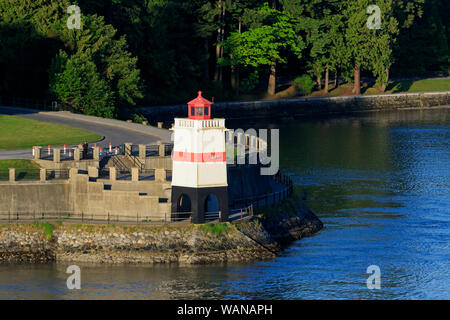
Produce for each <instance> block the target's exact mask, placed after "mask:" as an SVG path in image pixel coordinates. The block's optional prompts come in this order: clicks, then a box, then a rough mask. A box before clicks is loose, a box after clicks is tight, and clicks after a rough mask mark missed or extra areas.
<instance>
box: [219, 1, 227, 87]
mask: <svg viewBox="0 0 450 320" xmlns="http://www.w3.org/2000/svg"><path fill="white" fill-rule="evenodd" d="M225 14H226V11H225V3H224V4H223V5H222V28H221V29H222V30H221V34H220V42H223V41H224V40H225ZM220 58H223V46H221V47H220ZM219 80H220V81H222V80H223V68H222V67H220V69H219Z"/></svg>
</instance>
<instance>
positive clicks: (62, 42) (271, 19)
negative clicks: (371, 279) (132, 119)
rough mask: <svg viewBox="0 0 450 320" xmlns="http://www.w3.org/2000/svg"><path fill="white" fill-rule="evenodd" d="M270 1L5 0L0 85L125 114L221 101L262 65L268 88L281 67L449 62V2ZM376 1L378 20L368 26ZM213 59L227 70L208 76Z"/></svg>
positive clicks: (394, 72)
mask: <svg viewBox="0 0 450 320" xmlns="http://www.w3.org/2000/svg"><path fill="white" fill-rule="evenodd" d="M267 2H268V3H264V2H263V1H260V0H232V1H231V0H192V1H179V0H157V1H148V0H114V1H111V0H75V1H69V0H34V1H31V0H3V1H0V70H1V72H0V96H16V97H24V98H39V99H48V100H50V99H53V100H60V101H61V102H63V103H64V105H66V107H67V108H69V109H72V110H74V111H77V112H83V113H88V114H95V115H101V116H106V117H123V118H125V117H128V116H129V115H132V114H133V113H134V112H135V111H133V110H132V108H133V107H135V106H138V105H160V104H166V103H184V102H186V101H188V100H189V99H191V98H192V97H193V95H194V94H195V92H196V91H197V90H198V89H203V90H204V91H205V93H206V92H208V93H211V96H215V97H216V99H218V100H225V99H230V98H234V97H235V93H236V92H237V90H236V89H237V88H239V89H240V91H241V92H242V93H249V92H254V91H256V89H257V86H256V84H257V83H258V82H259V79H265V78H266V76H267V75H269V74H270V77H269V79H270V81H272V82H270V81H269V83H270V84H271V86H272V87H273V86H274V85H275V83H274V82H275V79H276V77H280V76H281V77H283V78H287V79H292V78H293V77H295V76H296V75H298V74H304V73H308V74H310V75H311V76H313V77H314V78H315V79H316V80H317V81H319V80H320V79H321V78H323V76H324V73H325V71H326V70H328V71H333V72H335V73H336V74H337V75H338V76H339V77H341V78H344V79H346V80H351V78H352V77H353V70H354V67H355V65H358V66H360V67H361V71H362V73H363V76H364V77H371V76H374V77H376V78H377V86H380V87H384V86H386V85H387V82H388V78H389V77H388V76H389V75H390V76H394V77H395V76H403V75H426V74H427V73H428V72H432V71H442V72H443V73H444V74H445V73H446V72H448V70H449V68H450V31H449V30H450V28H449V21H450V4H449V2H448V1H442V0H427V1H425V0H377V1H375V2H373V1H369V0H343V1H331V0H277V1H267ZM71 4H78V5H79V6H80V7H81V13H82V29H81V30H69V29H68V28H67V27H66V22H67V18H68V16H69V15H68V14H67V11H66V10H67V7H68V6H69V5H71ZM372 4H376V5H378V6H379V7H380V8H381V13H382V16H381V18H382V20H381V21H382V28H381V29H380V30H369V29H368V28H367V27H366V25H365V24H366V21H367V19H368V17H369V15H368V14H367V13H366V9H367V7H368V6H369V5H372ZM221 30H223V32H222V33H220V31H221ZM418 61H419V62H420V63H418ZM218 64H220V68H221V69H222V75H223V76H222V77H220V78H219V79H218V80H217V79H216V80H215V82H213V77H212V75H213V74H214V73H215V71H216V70H217V69H218ZM80 69H81V70H80ZM239 79H240V80H239ZM232 80H233V81H234V82H233V83H232ZM239 81H240V83H239ZM272 89H274V88H272Z"/></svg>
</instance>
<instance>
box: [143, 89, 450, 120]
mask: <svg viewBox="0 0 450 320" xmlns="http://www.w3.org/2000/svg"><path fill="white" fill-rule="evenodd" d="M445 105H450V92H449V91H447V92H428V93H399V94H384V95H367V96H346V97H324V98H297V99H281V100H263V101H238V102H218V103H215V104H214V113H215V115H216V116H218V117H225V116H226V118H227V119H242V118H269V117H278V118H280V117H281V118H283V117H301V116H305V117H312V116H323V115H327V114H346V113H353V112H363V111H383V110H384V111H389V110H399V109H410V108H419V109H426V108H432V107H437V106H445ZM141 111H142V112H143V113H144V114H145V115H146V116H148V117H149V118H150V119H158V121H161V120H171V119H172V118H173V117H174V116H180V115H184V114H185V113H186V105H173V106H157V107H146V108H142V109H141Z"/></svg>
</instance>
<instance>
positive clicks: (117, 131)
mask: <svg viewBox="0 0 450 320" xmlns="http://www.w3.org/2000/svg"><path fill="white" fill-rule="evenodd" d="M0 114H8V115H16V116H20V117H24V118H28V119H33V120H38V121H45V122H52V123H57V124H63V125H67V126H71V127H77V128H80V129H84V130H88V131H91V132H95V133H98V134H100V135H102V136H103V139H102V140H101V141H99V142H98V143H97V145H98V146H100V147H102V148H107V147H108V145H109V143H110V142H111V143H112V145H113V146H118V145H121V144H123V143H125V142H132V143H135V144H140V143H142V144H151V143H156V142H157V141H158V140H160V141H162V142H170V135H171V132H170V131H168V130H165V129H158V128H155V127H152V126H144V125H141V124H137V123H128V122H125V121H120V120H112V119H104V118H99V117H93V116H85V115H80V114H73V113H70V112H66V111H58V112H55V111H39V110H33V109H25V108H12V107H1V106H0ZM29 158H32V154H31V149H25V150H7V151H0V159H29Z"/></svg>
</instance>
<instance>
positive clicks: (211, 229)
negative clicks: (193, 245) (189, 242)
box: [199, 222, 230, 236]
mask: <svg viewBox="0 0 450 320" xmlns="http://www.w3.org/2000/svg"><path fill="white" fill-rule="evenodd" d="M199 229H200V230H202V231H204V232H208V233H212V234H215V235H216V236H220V235H221V234H223V233H226V232H228V231H229V229H230V224H229V223H226V222H219V223H205V224H202V225H200V226H199Z"/></svg>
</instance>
